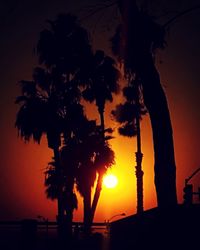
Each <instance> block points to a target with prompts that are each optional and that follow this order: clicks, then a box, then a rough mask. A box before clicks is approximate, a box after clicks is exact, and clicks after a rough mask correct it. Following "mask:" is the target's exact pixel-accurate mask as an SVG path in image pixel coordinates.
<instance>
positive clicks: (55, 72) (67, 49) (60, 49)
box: [36, 14, 92, 221]
mask: <svg viewBox="0 0 200 250" xmlns="http://www.w3.org/2000/svg"><path fill="white" fill-rule="evenodd" d="M48 24H49V28H48V29H45V30H43V31H42V32H41V33H40V37H39V41H38V43H37V47H36V52H37V55H38V57H39V62H40V63H41V64H42V65H44V66H45V67H46V69H47V70H48V71H50V72H51V76H52V82H53V86H52V89H56V90H57V91H58V92H59V94H60V101H61V102H62V106H63V107H64V108H63V109H62V114H61V115H62V118H63V120H62V122H63V123H62V132H63V135H64V140H65V144H67V143H68V142H67V140H71V138H70V137H71V134H72V133H73V131H74V130H75V129H76V124H79V120H80V119H81V118H80V119H79V118H78V117H79V114H80V115H82V114H81V112H82V108H81V105H79V101H80V91H79V89H78V86H77V84H76V83H75V82H74V81H73V78H74V76H75V75H76V73H77V72H78V71H79V70H80V68H81V67H83V65H85V63H86V61H87V58H88V57H90V56H91V54H92V52H91V46H90V43H89V38H88V34H87V31H86V30H85V29H84V28H82V27H81V26H80V24H79V23H78V20H77V18H76V17H75V16H73V15H71V14H60V15H58V16H57V18H56V19H55V20H54V21H48ZM77 119H79V120H77ZM55 161H56V162H58V161H59V151H58V150H57V151H56V152H55ZM60 167H61V165H60ZM58 169H60V176H61V179H62V175H63V173H62V171H63V170H62V169H61V168H58ZM61 183H62V180H61ZM69 183H71V180H69ZM61 186H62V185H61ZM71 188H72V185H71ZM69 189H70V186H69ZM69 192H71V191H69ZM60 193H62V187H60ZM59 200H60V202H59V203H61V204H60V205H58V206H59V207H60V209H59V211H60V212H59V213H58V219H59V220H61V221H62V220H63V206H62V195H61V198H60V199H59ZM70 211H71V210H70ZM59 217H60V218H59ZM69 221H70V220H69Z"/></svg>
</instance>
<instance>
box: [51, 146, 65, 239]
mask: <svg viewBox="0 0 200 250" xmlns="http://www.w3.org/2000/svg"><path fill="white" fill-rule="evenodd" d="M53 151H54V158H55V163H56V171H57V176H58V215H57V222H58V234H59V236H61V235H62V233H63V232H62V231H63V230H62V228H63V227H62V225H63V222H64V206H63V197H62V196H63V190H62V186H63V185H62V172H61V166H60V155H59V148H58V147H55V148H54V149H53Z"/></svg>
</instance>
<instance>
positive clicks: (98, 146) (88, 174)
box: [76, 120, 115, 235]
mask: <svg viewBox="0 0 200 250" xmlns="http://www.w3.org/2000/svg"><path fill="white" fill-rule="evenodd" d="M79 139H80V140H79V145H78V148H77V150H78V154H77V156H78V158H79V160H80V162H79V165H78V169H77V174H76V184H77V189H78V191H79V192H80V194H81V195H82V197H83V202H84V226H85V233H86V235H89V234H90V232H91V225H92V222H93V214H92V213H93V211H92V202H91V200H92V199H91V190H92V187H93V186H94V183H95V180H96V176H97V174H99V173H100V172H101V175H104V174H105V172H106V171H107V169H108V168H109V167H111V166H112V165H113V164H114V162H115V161H114V159H115V158H114V152H113V151H112V149H111V148H110V146H109V144H108V142H104V143H102V131H101V129H100V127H99V126H97V125H96V122H95V121H87V120H86V122H85V124H83V123H82V129H81V131H80V134H79ZM97 185H98V184H97Z"/></svg>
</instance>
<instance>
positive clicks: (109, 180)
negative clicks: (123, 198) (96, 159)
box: [103, 174, 118, 188]
mask: <svg viewBox="0 0 200 250" xmlns="http://www.w3.org/2000/svg"><path fill="white" fill-rule="evenodd" d="M117 183H118V180H117V177H116V176H115V175H113V174H108V175H106V176H105V177H104V178H103V184H104V185H105V186H106V187H107V188H114V187H116V185H117Z"/></svg>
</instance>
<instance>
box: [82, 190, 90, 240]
mask: <svg viewBox="0 0 200 250" xmlns="http://www.w3.org/2000/svg"><path fill="white" fill-rule="evenodd" d="M83 205H84V218H83V221H84V233H85V236H86V237H88V236H89V235H90V233H91V187H90V186H89V185H88V187H87V188H86V190H85V193H84V195H83Z"/></svg>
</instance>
